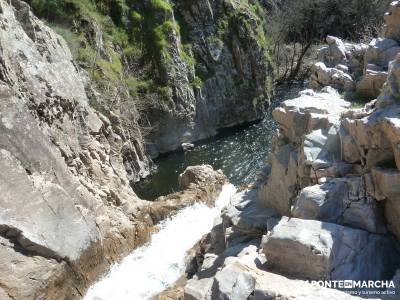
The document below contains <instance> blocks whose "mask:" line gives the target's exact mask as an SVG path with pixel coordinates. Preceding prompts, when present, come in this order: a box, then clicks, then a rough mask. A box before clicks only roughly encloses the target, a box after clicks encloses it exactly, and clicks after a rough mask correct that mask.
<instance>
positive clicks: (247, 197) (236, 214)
mask: <svg viewBox="0 0 400 300" xmlns="http://www.w3.org/2000/svg"><path fill="white" fill-rule="evenodd" d="M277 215H278V214H277V212H276V211H275V210H274V209H272V208H266V207H264V206H262V205H260V203H259V201H257V190H256V189H252V190H244V191H242V192H240V193H237V194H235V195H234V196H233V197H232V198H231V201H230V204H229V205H228V206H227V207H226V208H225V209H224V210H223V212H222V219H223V224H224V230H225V234H226V236H225V240H226V241H227V242H228V243H229V244H231V241H230V239H231V238H232V237H237V238H240V239H241V240H242V238H243V236H245V237H246V239H248V240H249V239H255V238H261V236H262V235H263V234H265V233H266V232H268V231H269V230H271V229H272V228H273V226H274V225H275V224H276V223H277V222H278V218H277ZM228 229H229V230H228ZM227 233H235V235H234V236H230V235H229V234H227Z"/></svg>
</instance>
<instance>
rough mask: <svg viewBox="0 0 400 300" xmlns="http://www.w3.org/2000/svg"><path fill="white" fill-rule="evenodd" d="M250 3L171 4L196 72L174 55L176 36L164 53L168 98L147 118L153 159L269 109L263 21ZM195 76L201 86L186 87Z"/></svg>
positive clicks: (269, 67) (269, 79) (203, 0)
mask: <svg viewBox="0 0 400 300" xmlns="http://www.w3.org/2000/svg"><path fill="white" fill-rule="evenodd" d="M250 2H251V3H250ZM250 2H249V3H247V2H244V1H221V0H218V1H209V0H200V1H195V2H190V3H189V2H187V1H181V0H177V1H174V15H175V16H179V17H180V18H181V21H180V22H183V24H184V25H185V28H186V31H187V35H188V36H187V37H185V38H186V39H187V40H188V42H189V43H190V44H191V45H192V52H193V55H194V57H195V59H196V66H195V67H196V68H195V70H192V69H190V68H189V67H188V66H187V64H186V62H185V60H184V59H183V58H182V55H181V53H179V51H176V49H180V48H182V43H183V41H182V40H181V39H182V38H181V37H177V38H175V42H176V45H175V46H174V47H171V49H169V50H168V51H169V52H170V56H171V57H172V59H171V63H169V64H168V65H167V66H166V67H165V70H166V75H165V78H166V81H167V82H168V86H170V87H171V88H172V95H173V97H172V98H171V101H170V102H169V103H168V104H167V105H164V106H162V105H160V106H159V107H154V108H153V109H152V110H151V111H149V113H148V114H147V117H148V119H149V120H150V123H152V124H154V126H155V130H154V132H153V133H151V134H150V135H149V137H148V138H149V139H150V141H151V142H152V145H151V146H150V149H149V151H150V153H151V154H152V155H153V156H156V155H157V153H162V152H167V151H171V150H175V149H178V148H179V147H180V145H181V144H182V143H188V142H192V141H196V140H199V139H204V138H207V137H210V136H213V135H215V134H216V130H217V129H219V128H224V127H231V126H234V125H237V124H241V123H245V122H250V121H254V120H257V119H260V118H261V117H262V114H263V111H264V109H265V108H266V107H267V106H268V105H269V97H270V93H271V87H272V80H273V78H272V73H273V71H272V70H273V69H272V65H271V62H270V60H269V58H268V55H267V51H268V50H267V44H266V42H265V37H264V36H263V35H264V34H265V33H264V28H263V25H262V24H263V19H262V18H263V17H262V16H261V15H259V14H256V13H255V11H254V9H253V8H252V5H259V4H258V3H257V2H255V3H253V2H252V1H250ZM171 20H172V21H174V22H175V18H172V19H171ZM185 64H186V67H185ZM194 77H197V78H198V79H199V78H201V80H202V84H201V85H200V86H193V85H192V84H191V83H190V81H191V78H194Z"/></svg>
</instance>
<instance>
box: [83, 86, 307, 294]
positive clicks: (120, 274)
mask: <svg viewBox="0 0 400 300" xmlns="http://www.w3.org/2000/svg"><path fill="white" fill-rule="evenodd" d="M299 89H300V86H292V87H291V88H290V89H288V88H287V87H286V88H281V89H279V90H278V92H277V94H276V97H275V99H274V102H273V103H274V104H273V106H272V108H274V107H276V106H277V105H279V103H280V102H282V101H283V100H286V99H290V98H294V97H295V96H296V95H297V93H298V91H299ZM276 129H277V126H276V124H275V122H273V120H272V116H271V110H270V111H269V112H268V113H267V115H266V116H265V118H264V119H263V120H262V121H261V122H259V123H257V124H252V125H249V126H247V127H243V128H240V129H237V128H236V129H231V130H224V131H222V132H221V133H220V135H219V136H218V137H216V138H213V139H210V140H208V141H204V142H203V143H201V144H199V145H197V146H196V149H195V150H194V151H191V152H187V153H173V154H171V155H168V156H165V157H163V158H161V159H159V160H158V161H157V162H156V163H157V167H158V171H157V173H156V174H154V175H153V176H152V177H151V178H150V179H149V180H147V181H144V182H141V183H140V184H139V185H137V186H135V187H134V188H135V191H136V192H137V194H138V195H139V196H140V197H141V198H143V199H149V200H152V199H155V198H156V197H158V196H160V195H165V194H168V193H171V192H173V191H175V190H177V189H178V188H177V177H178V175H179V174H180V173H181V172H182V171H183V170H184V169H185V168H186V167H187V166H189V165H198V164H210V165H213V166H214V168H216V169H222V170H223V172H224V173H225V174H226V175H227V176H228V177H229V179H230V181H231V184H227V185H225V186H224V187H223V189H222V192H221V194H220V196H219V197H218V199H217V201H216V205H215V207H214V208H210V207H207V206H206V205H204V204H195V205H193V206H190V207H187V208H185V209H183V210H181V211H180V212H178V214H176V215H175V216H174V217H173V218H172V219H168V220H165V221H164V222H162V223H161V224H160V225H159V226H158V227H159V231H157V233H155V234H153V236H152V238H151V241H150V242H149V243H148V244H146V245H144V246H143V247H140V248H138V249H136V250H135V251H133V252H132V253H131V254H130V255H128V256H127V257H126V258H124V259H123V260H122V262H121V263H120V264H117V265H114V266H113V267H112V268H111V270H110V271H109V273H108V274H107V275H106V276H105V277H104V278H103V279H102V280H100V281H99V282H97V283H96V284H94V285H93V286H92V287H91V288H90V289H89V291H88V293H87V295H86V296H85V300H111V299H119V300H128V299H129V300H136V299H137V300H139V299H140V300H146V299H151V298H152V297H154V296H155V295H157V294H159V293H160V292H162V291H163V290H165V289H167V288H168V287H170V286H171V285H173V284H174V283H175V282H176V280H178V279H179V278H180V276H182V275H183V274H184V271H185V267H186V266H185V258H186V253H187V251H188V250H190V249H191V248H192V247H193V246H194V245H195V244H196V243H197V242H198V241H199V240H200V239H201V237H202V236H203V235H204V234H206V233H207V232H209V231H210V230H211V228H212V226H213V223H214V220H215V218H216V217H217V216H218V215H219V214H220V212H221V209H222V208H223V207H224V206H226V205H227V204H228V203H229V200H230V197H231V196H232V195H233V194H234V193H235V191H236V187H235V185H240V184H244V183H249V182H252V181H253V180H254V179H255V178H256V174H257V172H258V170H260V168H261V167H262V166H263V164H264V163H265V160H266V157H267V155H268V153H269V151H270V149H271V146H272V138H273V136H274V134H275V132H276Z"/></svg>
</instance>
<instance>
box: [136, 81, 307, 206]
mask: <svg viewBox="0 0 400 300" xmlns="http://www.w3.org/2000/svg"><path fill="white" fill-rule="evenodd" d="M299 90H300V86H297V85H295V86H291V87H289V88H288V87H281V88H280V89H278V91H277V93H276V96H275V98H274V99H273V102H272V103H273V105H272V107H271V108H272V109H273V108H275V107H276V106H278V105H279V103H281V102H282V101H284V100H287V99H292V98H294V97H296V96H297V93H298V92H299ZM272 109H270V110H269V111H268V112H267V113H266V115H265V117H264V118H263V120H262V121H260V122H258V123H256V124H251V125H246V126H241V127H235V128H230V129H224V130H222V131H220V132H219V134H218V135H217V136H216V137H214V138H212V139H208V140H205V141H202V142H201V143H200V144H197V145H196V147H195V150H194V151H190V152H185V153H184V152H175V153H171V154H169V155H167V156H164V157H162V158H160V159H158V160H156V161H155V163H156V165H157V171H156V173H155V174H154V175H153V176H151V177H149V178H148V179H146V180H143V181H141V182H139V183H138V184H136V185H135V186H134V190H135V192H136V193H137V194H138V196H139V197H140V198H142V199H147V200H154V199H155V198H157V197H159V196H161V195H167V194H169V193H172V192H176V191H178V176H179V174H180V173H182V172H183V171H184V170H185V169H186V167H188V166H193V165H200V164H209V165H212V166H213V167H214V169H221V170H222V171H223V172H224V174H225V175H226V176H227V177H228V178H229V180H230V182H231V183H233V184H234V185H236V186H238V185H241V184H246V183H251V182H253V181H254V180H255V179H256V175H257V172H259V171H260V169H261V168H262V167H263V166H264V164H265V161H266V159H267V156H268V154H269V152H270V151H271V146H272V139H273V137H274V135H275V134H276V131H277V125H276V123H275V122H274V120H273V119H272V116H271V111H272Z"/></svg>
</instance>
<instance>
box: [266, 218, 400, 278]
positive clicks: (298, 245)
mask: <svg viewBox="0 0 400 300" xmlns="http://www.w3.org/2000/svg"><path fill="white" fill-rule="evenodd" d="M262 248H263V252H264V254H265V256H266V258H267V264H268V265H269V267H270V268H272V269H273V270H274V271H276V272H279V273H283V274H288V275H292V276H295V277H296V278H303V279H312V280H325V279H326V280H345V279H347V280H381V279H383V278H390V276H392V275H393V273H394V271H395V266H396V264H397V263H398V257H397V254H396V250H395V246H394V244H393V242H392V240H391V239H390V237H387V236H384V235H377V234H371V233H368V232H367V231H362V230H358V229H352V228H349V227H344V226H341V225H336V224H332V223H326V222H319V221H312V220H301V219H296V218H292V219H287V218H282V220H281V221H280V222H279V224H278V225H276V226H275V227H274V229H273V230H272V232H271V233H269V234H268V235H266V236H265V237H264V238H263V242H262ZM360 249H363V251H359V250H360ZM372 257H373V258H374V259H371V258H372Z"/></svg>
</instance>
